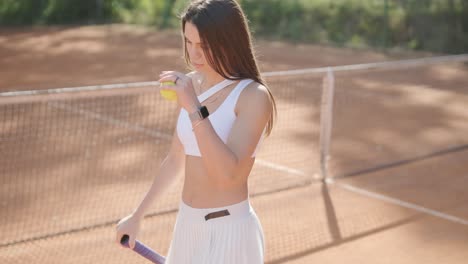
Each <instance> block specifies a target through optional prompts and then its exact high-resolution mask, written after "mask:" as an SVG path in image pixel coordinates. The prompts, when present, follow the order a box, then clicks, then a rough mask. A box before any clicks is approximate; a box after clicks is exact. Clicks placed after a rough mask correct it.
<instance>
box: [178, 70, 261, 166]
mask: <svg viewBox="0 0 468 264" xmlns="http://www.w3.org/2000/svg"><path fill="white" fill-rule="evenodd" d="M251 82H253V80H251V79H244V80H241V81H240V82H239V83H238V84H237V86H236V87H235V88H234V89H233V90H232V91H231V93H230V94H229V95H228V96H227V97H226V99H225V100H224V102H222V103H221V105H220V106H219V107H218V108H217V109H216V110H215V111H214V112H213V113H210V115H209V116H208V119H209V120H210V122H211V125H212V126H213V128H214V130H215V131H216V134H218V136H219V138H221V140H222V141H223V142H224V144H226V142H227V140H228V137H229V134H230V132H231V128H232V126H233V124H234V121H235V120H236V113H235V107H236V103H237V100H238V99H239V96H240V94H241V92H242V91H243V90H244V89H245V87H247V85H249V84H250V83H251ZM232 83H234V81H231V80H223V81H221V82H220V83H218V84H216V85H214V86H212V87H211V88H209V89H208V90H206V91H205V92H203V93H202V94H201V95H199V96H198V100H199V101H200V103H203V101H205V100H206V99H208V98H209V97H210V96H212V95H213V94H215V93H217V92H218V91H220V90H222V89H224V88H226V87H227V86H228V85H230V84H232ZM177 135H178V137H179V140H180V142H181V143H182V145H183V146H184V150H185V154H186V155H191V156H198V157H200V156H201V154H200V150H199V148H198V143H197V139H196V138H195V134H194V132H193V131H192V123H191V122H190V118H189V115H188V113H187V111H186V110H185V109H183V108H182V109H181V110H180V113H179V118H178V120H177ZM262 139H263V134H262V138H261V139H260V141H261V140H262ZM259 143H260V142H259ZM259 145H260V144H257V147H256V149H255V151H254V153H253V154H252V157H255V155H256V153H257V149H258V148H259Z"/></svg>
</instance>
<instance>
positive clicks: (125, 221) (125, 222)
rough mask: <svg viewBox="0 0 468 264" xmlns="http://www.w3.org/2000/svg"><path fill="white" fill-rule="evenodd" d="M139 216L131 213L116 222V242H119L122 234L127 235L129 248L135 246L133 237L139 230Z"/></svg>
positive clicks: (134, 237)
mask: <svg viewBox="0 0 468 264" xmlns="http://www.w3.org/2000/svg"><path fill="white" fill-rule="evenodd" d="M140 222H141V221H140V218H138V217H137V216H135V215H133V214H131V215H128V216H126V217H124V218H122V219H121V220H120V221H119V222H118V223H117V230H116V242H117V243H118V244H119V245H121V244H120V240H121V239H122V237H123V236H124V235H128V236H129V239H128V244H129V246H130V248H131V249H133V248H134V247H135V239H136V236H137V235H138V232H139V231H140Z"/></svg>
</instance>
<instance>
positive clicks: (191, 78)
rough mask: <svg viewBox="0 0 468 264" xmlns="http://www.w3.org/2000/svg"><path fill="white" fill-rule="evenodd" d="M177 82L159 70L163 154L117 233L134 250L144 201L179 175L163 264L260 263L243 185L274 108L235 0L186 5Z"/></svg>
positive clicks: (255, 223)
mask: <svg viewBox="0 0 468 264" xmlns="http://www.w3.org/2000/svg"><path fill="white" fill-rule="evenodd" d="M182 34H183V39H184V53H185V60H186V62H187V65H188V66H189V67H191V68H192V69H194V71H193V72H191V73H189V74H187V75H185V74H183V73H180V72H175V71H166V72H163V73H162V74H161V75H160V79H159V81H160V82H161V83H163V82H173V83H175V85H173V86H171V85H162V86H161V87H160V89H164V90H172V91H174V92H176V94H177V102H178V105H179V109H178V111H180V114H179V117H178V121H177V128H176V131H175V133H174V136H173V140H172V144H171V148H170V151H169V153H168V155H167V157H166V158H165V160H164V161H163V163H162V164H161V167H160V170H159V173H158V175H157V176H156V177H155V179H154V182H153V184H152V186H151V188H150V190H149V191H148V193H147V194H146V196H145V198H144V199H143V201H142V202H141V204H140V205H139V206H138V207H137V208H136V210H135V211H134V212H133V213H132V214H131V215H129V216H127V217H125V218H124V219H122V220H121V221H120V222H119V223H118V226H117V238H116V239H117V242H119V241H120V238H121V237H122V236H123V234H128V235H129V237H130V241H129V244H130V247H132V248H133V247H134V245H135V237H136V236H137V233H138V230H139V226H140V221H141V219H142V217H143V215H144V211H145V210H146V208H148V206H149V204H150V203H151V201H152V200H154V199H156V197H160V196H161V193H162V192H163V190H165V189H167V188H168V186H169V184H170V183H171V182H173V181H174V179H175V178H176V175H180V174H185V181H184V187H183V192H182V199H181V201H180V206H179V212H178V215H177V220H176V224H175V228H174V234H173V239H172V242H171V246H170V249H169V253H168V256H167V259H166V263H167V264H173V263H176V264H184V263H203V264H207V263H217V264H220V263H223V264H229V263H236V264H239V263H248V264H256V263H263V260H264V238H263V231H262V227H261V225H260V222H259V220H258V218H257V216H256V214H255V211H254V210H253V209H252V207H251V206H250V202H249V199H248V186H247V180H248V176H249V174H250V171H251V169H252V166H253V164H254V161H255V154H256V151H257V149H258V146H259V143H260V142H261V139H262V138H263V137H264V136H267V135H269V134H270V132H271V129H272V126H273V117H274V116H275V114H276V107H275V101H274V99H273V96H272V94H271V92H270V91H269V89H268V88H267V87H266V86H265V85H264V82H263V80H262V79H261V77H260V74H259V70H258V67H257V63H256V60H255V56H254V53H253V49H252V43H251V38H250V32H249V29H248V26H247V22H246V18H245V16H244V14H243V12H242V10H241V8H240V6H239V5H238V4H237V2H236V1H235V0H198V1H192V2H191V3H190V4H189V6H188V8H187V10H186V11H185V13H184V14H183V15H182Z"/></svg>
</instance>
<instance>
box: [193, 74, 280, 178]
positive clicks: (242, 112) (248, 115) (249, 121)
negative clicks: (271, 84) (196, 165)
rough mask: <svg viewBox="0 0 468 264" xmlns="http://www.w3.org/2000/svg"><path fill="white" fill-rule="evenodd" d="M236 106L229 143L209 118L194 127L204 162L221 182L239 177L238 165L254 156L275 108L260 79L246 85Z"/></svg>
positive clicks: (213, 175) (211, 174) (210, 173)
mask: <svg viewBox="0 0 468 264" xmlns="http://www.w3.org/2000/svg"><path fill="white" fill-rule="evenodd" d="M236 109H237V118H236V121H235V122H234V125H233V127H232V130H231V133H230V134H229V137H228V140H227V143H226V144H224V142H223V141H222V140H221V139H220V138H219V136H218V135H217V134H216V131H215V130H214V128H213V126H212V125H211V122H210V121H209V119H208V118H206V119H204V120H203V121H201V123H200V124H198V125H197V126H196V127H195V128H194V133H195V135H196V138H197V142H198V147H199V149H200V153H201V155H202V159H203V164H204V166H205V168H206V170H207V172H208V174H209V175H210V176H211V177H212V178H213V179H214V180H215V181H217V182H218V183H219V184H221V185H225V184H230V183H231V182H233V181H235V180H236V175H237V173H236V170H237V168H238V167H239V165H240V164H242V162H245V161H247V160H249V159H250V158H251V156H252V153H254V151H255V148H256V146H257V144H258V142H259V140H260V138H261V136H262V133H263V130H264V128H265V126H266V124H267V122H268V120H269V118H270V113H271V111H272V109H273V108H272V103H271V102H270V99H269V95H268V91H267V89H266V87H265V86H263V85H260V84H258V83H254V84H251V85H249V86H248V87H246V89H244V91H243V92H242V93H241V95H240V97H239V100H238V102H237V106H236Z"/></svg>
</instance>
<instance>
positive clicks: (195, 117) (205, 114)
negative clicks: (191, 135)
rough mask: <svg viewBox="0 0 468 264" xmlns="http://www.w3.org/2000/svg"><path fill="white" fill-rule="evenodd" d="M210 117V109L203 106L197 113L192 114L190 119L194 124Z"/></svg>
mask: <svg viewBox="0 0 468 264" xmlns="http://www.w3.org/2000/svg"><path fill="white" fill-rule="evenodd" d="M209 115H210V113H209V112H208V108H206V106H204V105H203V106H201V107H200V108H199V109H198V110H197V111H195V112H193V113H191V114H190V115H189V117H190V121H191V122H192V123H193V122H195V121H199V120H203V119H205V118H207V117H208V116H209Z"/></svg>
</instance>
